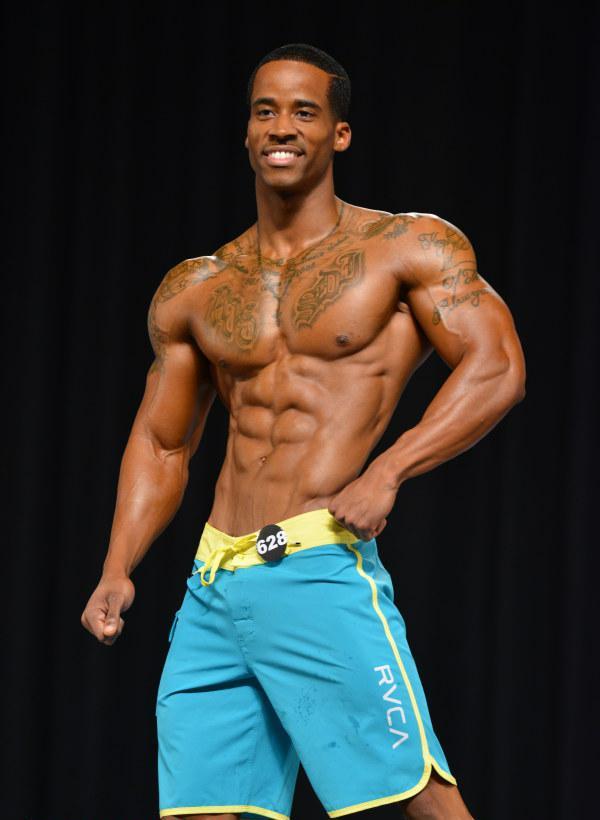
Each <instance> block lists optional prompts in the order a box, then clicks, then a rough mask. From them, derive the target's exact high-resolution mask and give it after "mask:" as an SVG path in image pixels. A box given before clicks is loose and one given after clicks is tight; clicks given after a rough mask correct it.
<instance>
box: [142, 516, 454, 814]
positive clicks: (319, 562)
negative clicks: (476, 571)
mask: <svg viewBox="0 0 600 820" xmlns="http://www.w3.org/2000/svg"><path fill="white" fill-rule="evenodd" d="M276 523H277V525H278V527H279V528H281V529H283V530H284V532H285V534H286V535H287V546H286V547H285V553H284V554H283V556H282V557H280V558H279V559H278V560H265V558H264V557H263V556H261V555H260V554H259V551H258V549H257V545H256V541H257V535H258V534H259V532H258V531H256V532H254V533H248V534H247V535H244V536H236V537H234V536H231V535H228V534H226V533H223V532H220V531H219V530H217V529H216V528H215V527H213V526H212V525H210V524H209V523H208V522H207V523H206V524H205V526H204V530H203V532H202V537H201V539H200V545H199V547H198V551H197V553H196V557H195V559H194V562H193V567H192V572H191V574H190V576H189V577H188V579H187V582H186V583H187V589H186V590H185V595H184V597H183V602H182V605H181V608H180V609H179V610H178V612H177V613H176V614H175V617H174V619H173V623H172V626H171V630H170V635H169V641H170V646H169V649H168V652H167V657H166V660H165V664H164V668H163V671H162V676H161V679H160V683H159V687H158V695H157V701H156V718H157V730H158V785H159V814H160V817H166V816H168V815H186V814H202V813H207V814H211V813H212V814H218V813H227V812H231V813H239V814H240V815H241V818H244V820H246V819H247V818H261V817H270V818H273V820H288V818H289V817H290V812H291V807H292V801H293V796H294V789H295V785H296V778H297V774H298V767H299V764H300V762H301V763H302V765H303V767H304V770H305V772H306V775H307V777H308V779H309V781H310V783H311V785H312V787H313V789H314V791H315V794H316V795H317V797H318V799H319V800H320V802H321V804H322V805H323V808H324V809H325V811H326V812H327V814H328V815H329V817H342V816H343V815H345V814H352V813H353V812H358V811H361V810H363V809H369V808H373V807H375V806H381V805H384V804H387V803H393V802H396V801H399V800H406V799H407V798H409V797H411V796H412V795H414V794H416V793H417V792H419V791H420V790H421V789H423V788H424V787H425V786H426V784H427V782H428V780H429V777H430V775H431V771H432V768H434V769H435V770H436V771H437V772H438V774H439V775H440V776H441V777H442V778H444V780H446V781H448V782H450V783H453V784H454V785H456V780H455V778H454V777H453V776H452V774H451V773H450V770H449V767H448V763H447V761H446V758H445V756H444V752H443V751H442V748H441V746H440V743H439V741H438V739H437V737H436V735H435V733H434V730H433V727H432V723H431V718H430V716H429V710H428V708H427V702H426V699H425V694H424V692H423V687H422V686H421V682H420V680H419V675H418V673H417V668H416V666H415V662H414V659H413V657H412V654H411V651H410V649H409V646H408V643H407V641H406V628H405V624H404V620H403V618H402V616H401V615H400V612H399V611H398V609H397V608H396V606H395V604H394V590H393V586H392V580H391V578H390V575H389V573H388V572H387V570H386V569H385V567H384V566H383V564H382V563H381V561H380V559H379V555H378V550H377V543H376V540H375V539H374V538H372V539H371V540H370V541H361V540H358V539H357V537H356V536H355V535H354V534H353V533H351V532H350V531H349V530H347V529H345V528H344V527H342V526H341V524H340V523H339V522H338V521H336V520H335V518H334V517H333V516H332V515H331V514H330V513H329V512H328V510H327V509H319V510H313V511H311V512H307V513H302V514H300V515H296V516H293V517H292V518H288V519H285V520H283V521H279V522H276ZM261 532H262V531H261Z"/></svg>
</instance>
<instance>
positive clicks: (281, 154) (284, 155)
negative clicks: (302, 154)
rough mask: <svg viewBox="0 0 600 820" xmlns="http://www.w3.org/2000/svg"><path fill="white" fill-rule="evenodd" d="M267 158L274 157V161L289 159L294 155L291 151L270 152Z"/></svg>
mask: <svg viewBox="0 0 600 820" xmlns="http://www.w3.org/2000/svg"><path fill="white" fill-rule="evenodd" d="M269 156H270V157H275V159H288V158H289V157H294V156H296V155H295V154H294V152H293V151H271V152H270V153H269Z"/></svg>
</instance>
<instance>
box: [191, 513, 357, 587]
mask: <svg viewBox="0 0 600 820" xmlns="http://www.w3.org/2000/svg"><path fill="white" fill-rule="evenodd" d="M267 523H273V524H278V525H279V526H280V527H281V528H282V529H284V530H285V532H286V533H287V536H288V543H287V546H286V548H285V555H290V554H291V553H293V552H299V551H300V550H305V549H310V547H319V546H321V545H322V544H354V543H356V541H359V540H360V539H359V538H357V537H356V535H354V533H352V532H350V530H347V529H345V527H342V525H341V524H340V523H339V522H338V521H336V520H335V518H334V517H333V516H332V515H331V513H330V512H329V510H328V509H327V508H326V507H323V508H322V509H319V510H311V511H310V512H305V513H300V514H299V515H294V516H292V518H285V519H283V521H273V522H271V521H269V522H267ZM259 532H260V530H255V531H254V532H249V533H246V534H245V535H237V536H236V535H228V534H227V533H226V532H221V530H218V529H217V528H216V527H213V526H212V524H209V523H208V521H207V522H206V524H205V525H204V529H203V531H202V536H201V538H200V544H199V545H198V549H197V551H196V558H197V559H198V560H199V561H203V562H204V566H203V567H201V568H200V569H196V570H194V573H196V572H199V573H200V580H201V581H202V584H203V585H204V586H208V585H209V584H212V582H213V581H214V579H215V574H216V572H217V569H218V568H219V567H221V568H222V569H229V570H232V571H233V570H236V569H238V568H239V567H252V566H254V565H256V564H264V563H265V561H264V560H263V559H262V558H261V557H260V555H259V554H258V552H257V550H256V537H257V535H258V533H259ZM208 571H210V578H209V580H206V579H205V577H204V576H205V574H206V573H207V572H208ZM194 573H192V574H194Z"/></svg>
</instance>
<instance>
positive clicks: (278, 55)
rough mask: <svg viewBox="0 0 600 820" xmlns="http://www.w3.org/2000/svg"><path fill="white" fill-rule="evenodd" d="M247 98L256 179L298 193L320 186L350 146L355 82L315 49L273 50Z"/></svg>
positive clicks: (256, 73) (249, 141)
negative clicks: (348, 119) (335, 158)
mask: <svg viewBox="0 0 600 820" xmlns="http://www.w3.org/2000/svg"><path fill="white" fill-rule="evenodd" d="M247 96H248V105H249V107H250V117H249V120H248V132H247V136H246V142H245V145H246V148H248V153H249V158H250V164H251V165H252V168H253V169H254V171H255V172H256V175H257V177H259V178H260V179H261V180H262V181H263V182H264V183H265V184H266V185H267V186H269V187H274V188H278V189H280V190H289V191H296V190H301V189H302V188H305V187H307V186H308V187H310V186H311V185H314V184H316V183H317V182H318V181H319V179H320V178H322V176H323V175H324V174H325V173H326V172H327V171H328V170H330V166H331V162H332V159H333V156H334V153H335V152H336V151H337V152H339V151H345V150H346V148H348V146H349V145H350V137H351V134H350V126H349V125H348V123H347V122H346V121H345V117H346V116H347V114H348V107H349V104H350V80H349V78H348V75H347V73H346V71H345V70H344V68H343V67H342V66H341V65H340V64H339V63H338V62H337V61H336V60H334V59H333V57H330V56H329V55H328V54H326V53H325V52H324V51H321V50H320V49H318V48H315V47H314V46H308V45H302V44H298V45H289V46H282V47H281V48H277V49H275V50H274V51H271V52H270V53H269V54H267V55H266V56H265V57H263V59H262V60H261V61H260V62H259V64H258V65H257V66H256V68H255V69H254V71H253V72H252V74H251V76H250V80H249V82H248V92H247ZM277 149H279V150H277Z"/></svg>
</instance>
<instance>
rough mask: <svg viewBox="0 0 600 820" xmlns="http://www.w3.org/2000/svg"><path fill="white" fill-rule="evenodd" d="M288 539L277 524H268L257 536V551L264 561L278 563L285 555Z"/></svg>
mask: <svg viewBox="0 0 600 820" xmlns="http://www.w3.org/2000/svg"><path fill="white" fill-rule="evenodd" d="M287 542H288V537H287V533H286V531H285V530H282V529H281V527H280V526H278V525H277V524H267V525H266V526H264V527H263V528H262V530H261V531H260V532H259V533H258V535H257V536H256V551H257V552H258V554H259V555H260V557H261V558H262V559H263V561H278V560H279V559H280V558H283V556H284V555H285V548H286V546H287Z"/></svg>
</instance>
